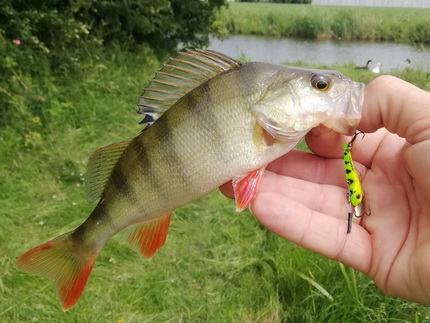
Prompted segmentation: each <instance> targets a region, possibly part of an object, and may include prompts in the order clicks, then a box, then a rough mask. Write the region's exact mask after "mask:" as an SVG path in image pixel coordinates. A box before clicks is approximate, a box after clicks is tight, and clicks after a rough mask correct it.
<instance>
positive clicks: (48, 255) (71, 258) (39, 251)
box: [17, 232, 98, 311]
mask: <svg viewBox="0 0 430 323" xmlns="http://www.w3.org/2000/svg"><path fill="white" fill-rule="evenodd" d="M71 234H72V232H69V233H66V234H63V235H61V236H59V237H58V238H56V239H53V240H50V241H48V242H46V243H44V244H42V245H40V246H37V247H35V248H33V249H31V250H29V251H27V252H26V253H24V254H23V255H21V256H20V257H19V258H18V260H17V266H18V268H20V269H22V270H25V271H28V272H31V273H35V274H38V275H41V276H44V277H47V278H49V279H52V280H53V281H54V284H55V286H56V290H57V294H58V297H59V298H60V300H61V303H62V306H63V310H64V311H67V310H69V309H70V308H72V307H73V306H74V305H75V303H76V302H77V301H78V299H79V297H80V296H81V294H82V292H83V291H84V289H85V285H86V283H87V280H88V277H89V276H90V274H91V270H92V269H93V267H94V263H95V262H96V259H97V256H98V254H94V255H84V254H82V253H78V251H77V250H76V249H75V248H74V247H73V244H74V242H73V240H72V239H71V237H70V235H71Z"/></svg>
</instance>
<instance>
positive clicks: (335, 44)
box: [209, 35, 430, 73]
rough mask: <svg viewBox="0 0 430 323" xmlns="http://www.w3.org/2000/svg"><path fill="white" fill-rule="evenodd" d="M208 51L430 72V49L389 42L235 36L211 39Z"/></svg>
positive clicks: (266, 59)
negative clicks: (379, 65) (409, 61)
mask: <svg viewBox="0 0 430 323" xmlns="http://www.w3.org/2000/svg"><path fill="white" fill-rule="evenodd" d="M209 49H213V50H216V51H219V52H222V53H224V54H227V55H229V56H232V57H234V58H240V57H245V58H246V59H250V60H253V61H262V62H271V63H288V62H290V63H291V62H297V61H302V62H303V63H304V64H305V65H306V64H310V65H313V64H318V65H327V66H332V65H344V64H348V63H351V62H353V63H354V64H357V65H365V64H366V62H367V60H369V59H371V60H372V63H371V67H372V68H373V67H375V66H376V64H377V63H378V62H380V63H382V67H381V70H382V72H386V73H387V72H389V71H391V70H393V69H404V68H406V67H407V63H406V59H410V60H411V65H410V67H411V68H421V69H423V70H425V71H430V48H429V47H423V46H421V47H414V46H411V45H407V44H396V43H388V42H363V41H360V42H357V41H343V40H338V41H336V40H309V39H293V38H270V37H260V36H243V35H237V36H232V37H230V38H229V39H226V40H219V39H215V38H212V39H211V43H210V46H209Z"/></svg>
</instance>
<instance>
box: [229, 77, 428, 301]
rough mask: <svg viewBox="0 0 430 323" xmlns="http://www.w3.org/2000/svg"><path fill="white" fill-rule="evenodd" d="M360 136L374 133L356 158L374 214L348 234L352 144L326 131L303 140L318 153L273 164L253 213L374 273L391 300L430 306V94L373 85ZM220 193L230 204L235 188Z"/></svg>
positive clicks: (383, 81) (359, 144)
mask: <svg viewBox="0 0 430 323" xmlns="http://www.w3.org/2000/svg"><path fill="white" fill-rule="evenodd" d="M380 128H382V129H380ZM378 129H379V130H378ZM359 130H361V131H363V132H366V133H367V134H366V136H365V137H364V138H363V139H361V136H359V137H358V138H357V140H356V141H355V143H354V146H353V148H352V156H353V159H354V162H355V167H356V169H357V170H358V172H359V173H360V177H361V182H362V185H363V192H364V196H365V210H370V211H371V215H370V216H366V215H363V216H362V217H361V218H360V219H358V220H359V223H356V224H354V225H353V227H352V232H351V234H347V233H346V231H347V214H348V210H349V206H348V203H347V198H346V192H347V190H346V179H345V173H344V166H343V154H342V152H343V151H342V148H343V144H344V143H345V142H346V141H348V140H349V139H350V138H345V137H343V136H340V135H338V134H336V133H334V132H332V131H329V130H327V129H323V128H316V129H314V130H313V131H312V132H311V133H310V134H308V136H307V138H306V139H307V143H308V146H309V148H310V149H311V150H312V151H313V152H314V153H315V154H310V153H306V152H303V151H298V150H295V151H292V152H290V153H288V154H287V155H285V156H283V157H281V158H279V159H278V160H276V161H274V162H272V163H271V164H270V165H268V167H267V171H266V173H265V174H264V176H263V180H262V182H261V185H260V188H259V193H258V194H257V196H256V198H255V200H254V202H253V203H252V205H251V210H252V212H253V213H254V214H255V216H256V217H257V218H258V220H259V221H260V222H261V223H262V224H263V225H265V226H266V227H267V228H268V229H270V230H271V231H273V232H274V233H276V234H278V235H280V236H281V237H284V238H285V239H288V240H290V241H292V242H294V243H297V244H299V245H301V246H303V247H305V248H308V249H310V250H313V251H316V252H318V253H320V254H322V255H324V256H326V257H328V258H331V259H335V260H337V261H340V262H342V263H344V264H346V265H348V266H351V267H352V268H355V269H357V270H359V271H361V272H363V273H365V274H367V275H368V276H369V277H371V278H372V279H373V280H374V281H375V283H376V284H377V286H378V287H379V288H380V289H381V290H382V291H384V292H385V293H387V294H388V295H392V296H400V297H402V298H405V299H408V300H412V301H416V302H419V303H424V304H430V275H429V271H430V177H429V176H426V173H427V172H426V171H427V170H428V169H429V168H430V93H427V92H425V91H422V90H420V89H418V88H416V87H414V86H412V85H410V84H409V83H406V82H404V81H401V80H398V79H395V78H393V77H380V78H377V79H376V80H374V81H373V82H371V83H370V84H369V85H368V86H367V87H366V93H365V103H364V111H363V118H362V121H361V123H360V125H359ZM222 191H223V192H224V193H225V194H226V195H229V196H231V191H230V188H229V186H228V185H225V186H224V187H222Z"/></svg>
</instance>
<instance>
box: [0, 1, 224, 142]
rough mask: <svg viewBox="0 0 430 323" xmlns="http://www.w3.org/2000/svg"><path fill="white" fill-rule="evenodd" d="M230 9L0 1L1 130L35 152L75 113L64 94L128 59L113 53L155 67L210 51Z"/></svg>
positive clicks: (202, 4)
mask: <svg viewBox="0 0 430 323" xmlns="http://www.w3.org/2000/svg"><path fill="white" fill-rule="evenodd" d="M224 3H225V0H204V1H200V0H189V1H174V0H155V1H154V0H143V1H142V0H131V1H113V0H104V1H99V0H80V1H61V0H50V1H42V0H36V1H25V0H14V1H11V0H0V52H1V53H2V55H0V75H1V76H2V77H1V78H0V128H1V127H6V126H8V125H11V124H13V125H14V127H15V128H16V129H18V128H20V129H22V132H21V133H22V135H21V136H20V137H22V140H23V141H24V142H25V143H26V145H27V146H37V145H40V144H42V143H43V140H44V132H45V131H46V127H47V125H48V124H49V123H50V121H51V119H52V118H54V117H59V116H60V115H64V114H67V115H68V114H69V112H71V113H73V111H74V106H73V105H72V104H70V102H69V101H67V99H65V97H66V96H67V93H59V88H60V86H61V85H66V84H68V82H69V79H70V78H71V77H72V76H73V77H74V78H77V79H79V78H82V79H84V78H85V77H86V76H87V74H88V73H89V71H90V70H92V69H100V70H102V69H103V68H102V66H103V64H104V63H102V62H105V61H117V60H118V59H120V58H121V56H119V57H115V56H114V57H110V55H112V53H118V52H122V51H133V52H135V53H140V54H141V55H144V56H146V57H148V59H149V60H150V59H152V58H153V55H154V53H155V54H156V55H157V56H158V57H165V56H166V54H171V53H172V51H174V50H175V49H176V48H177V46H178V45H179V44H180V45H181V46H198V47H199V46H203V45H204V44H206V43H207V41H208V33H209V32H210V31H212V30H214V29H213V27H212V21H213V19H214V14H215V13H216V11H217V10H218V8H220V7H221V6H222V5H224ZM143 60H145V57H143ZM63 92H64V90H63ZM53 98H55V99H53ZM76 126H77V127H79V126H80V125H79V124H77V125H76Z"/></svg>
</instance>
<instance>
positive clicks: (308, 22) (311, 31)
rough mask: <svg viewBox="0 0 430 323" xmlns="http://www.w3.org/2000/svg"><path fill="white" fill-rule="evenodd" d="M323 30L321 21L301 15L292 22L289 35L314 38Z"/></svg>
mask: <svg viewBox="0 0 430 323" xmlns="http://www.w3.org/2000/svg"><path fill="white" fill-rule="evenodd" d="M323 28H324V25H323V22H322V21H321V19H319V18H316V17H312V16H310V15H303V16H299V17H297V18H296V19H295V20H294V23H293V25H292V27H291V29H290V33H291V34H292V35H294V36H296V37H302V38H316V37H317V36H318V35H319V34H320V33H321V32H322V31H323V30H324V29H323Z"/></svg>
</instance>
